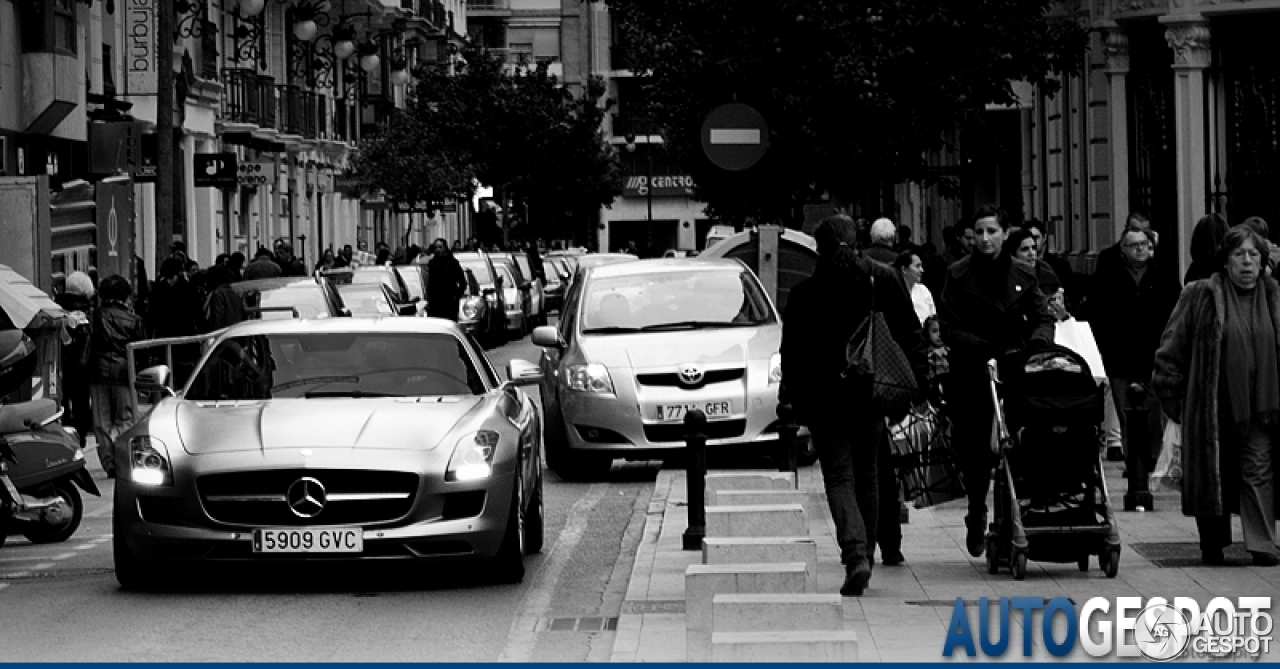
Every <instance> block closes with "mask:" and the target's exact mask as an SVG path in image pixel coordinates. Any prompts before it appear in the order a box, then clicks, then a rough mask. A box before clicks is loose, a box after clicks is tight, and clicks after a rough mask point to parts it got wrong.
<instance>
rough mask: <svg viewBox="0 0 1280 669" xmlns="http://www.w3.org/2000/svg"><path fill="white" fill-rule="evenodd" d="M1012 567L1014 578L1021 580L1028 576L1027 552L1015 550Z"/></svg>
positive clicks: (1011, 562)
mask: <svg viewBox="0 0 1280 669" xmlns="http://www.w3.org/2000/svg"><path fill="white" fill-rule="evenodd" d="M1010 567H1011V568H1012V571H1013V580H1015V581H1021V580H1023V579H1024V578H1026V577H1027V554H1026V553H1025V552H1024V551H1014V553H1013V559H1012V560H1010Z"/></svg>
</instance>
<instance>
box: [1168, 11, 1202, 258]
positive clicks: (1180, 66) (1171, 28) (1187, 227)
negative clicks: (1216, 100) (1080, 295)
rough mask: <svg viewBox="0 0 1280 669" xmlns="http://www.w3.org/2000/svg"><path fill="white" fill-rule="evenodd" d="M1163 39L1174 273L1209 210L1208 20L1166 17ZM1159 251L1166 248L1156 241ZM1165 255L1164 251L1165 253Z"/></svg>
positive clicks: (1193, 17)
mask: <svg viewBox="0 0 1280 669" xmlns="http://www.w3.org/2000/svg"><path fill="white" fill-rule="evenodd" d="M1160 20H1161V22H1162V23H1165V24H1167V25H1168V28H1167V29H1166V30H1165V40H1166V41H1167V42H1168V43H1169V48H1170V49H1172V50H1173V72H1174V93H1173V102H1174V123H1175V129H1174V134H1175V136H1176V142H1175V150H1176V152H1177V153H1176V155H1177V169H1178V220H1177V222H1176V223H1177V226H1176V229H1177V230H1178V240H1177V241H1178V245H1177V248H1176V252H1177V257H1178V266H1179V272H1178V273H1179V275H1181V274H1182V273H1183V272H1185V271H1186V268H1187V264H1188V262H1190V252H1189V249H1190V238H1191V228H1192V226H1193V225H1195V222H1196V220H1197V219H1199V218H1200V217H1201V216H1203V215H1204V214H1205V212H1207V211H1208V210H1209V207H1208V204H1209V200H1208V193H1206V185H1205V165H1207V164H1208V156H1207V155H1206V153H1205V86H1204V81H1205V79H1204V77H1205V70H1206V69H1208V67H1209V62H1210V60H1211V52H1210V50H1209V23H1208V22H1207V21H1206V20H1205V19H1204V18H1202V17H1199V16H1170V17H1164V18H1161V19H1160ZM1161 246H1162V249H1163V250H1162V254H1167V253H1169V252H1170V251H1173V250H1175V249H1170V248H1169V246H1168V245H1167V244H1162V245H1161ZM1166 257H1167V256H1166Z"/></svg>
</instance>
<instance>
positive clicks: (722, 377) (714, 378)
mask: <svg viewBox="0 0 1280 669" xmlns="http://www.w3.org/2000/svg"><path fill="white" fill-rule="evenodd" d="M745 373H746V370H745V369H742V368H738V369H709V370H707V372H706V373H705V374H703V376H702V381H701V382H700V383H697V384H694V385H685V384H684V383H683V382H682V381H680V375H679V374H676V373H675V372H659V373H656V374H636V381H638V382H639V383H640V385H642V386H675V387H677V388H688V389H689V390H696V389H698V388H701V387H703V386H705V385H707V384H708V383H723V382H725V381H736V380H738V379H740V378H742V375H743V374H745Z"/></svg>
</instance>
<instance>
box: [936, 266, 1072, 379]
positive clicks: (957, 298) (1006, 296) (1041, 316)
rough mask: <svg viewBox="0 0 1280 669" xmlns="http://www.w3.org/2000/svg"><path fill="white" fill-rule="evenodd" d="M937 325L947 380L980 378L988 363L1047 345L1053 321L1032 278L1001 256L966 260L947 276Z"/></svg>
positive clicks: (939, 306) (1050, 338) (1027, 272)
mask: <svg viewBox="0 0 1280 669" xmlns="http://www.w3.org/2000/svg"><path fill="white" fill-rule="evenodd" d="M938 320H939V321H940V322H941V324H942V336H943V339H944V340H945V341H946V342H947V345H948V346H950V347H951V354H950V358H949V362H950V364H951V371H952V373H953V374H955V373H960V374H980V373H983V370H984V369H985V366H986V363H987V360H990V359H991V358H998V357H1000V356H1001V355H1003V354H1004V353H1005V352H1007V351H1010V350H1014V349H1021V348H1025V347H1026V346H1027V345H1028V344H1029V343H1031V342H1032V341H1040V342H1045V343H1051V342H1053V330H1054V319H1053V315H1052V314H1050V313H1049V306H1048V302H1047V300H1046V298H1045V295H1044V293H1042V292H1041V291H1040V286H1039V282H1038V281H1037V280H1036V275H1035V274H1034V273H1033V271H1032V270H1031V268H1029V267H1027V266H1026V265H1024V264H1022V263H1017V262H1013V260H1012V259H1010V258H1009V256H1008V255H1007V254H1004V253H1001V254H1000V255H999V256H997V257H996V258H995V259H994V260H987V259H985V258H982V257H980V256H978V255H977V254H970V255H969V256H966V257H965V258H962V259H960V260H958V261H956V263H955V264H954V265H952V266H951V267H950V268H949V269H948V270H947V282H946V284H945V285H944V286H943V288H942V296H941V298H940V299H939V300H938Z"/></svg>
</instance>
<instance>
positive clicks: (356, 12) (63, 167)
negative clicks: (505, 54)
mask: <svg viewBox="0 0 1280 669" xmlns="http://www.w3.org/2000/svg"><path fill="white" fill-rule="evenodd" d="M160 1H162V0H50V1H49V2H17V1H15V0H0V156H2V158H3V159H2V160H0V176H2V177H6V178H8V177H13V178H22V177H31V176H35V175H42V176H44V177H45V182H46V183H47V188H48V190H49V191H50V192H49V194H48V195H47V196H45V197H46V199H47V200H48V202H49V209H50V210H51V214H50V215H49V216H48V217H47V219H48V220H47V222H46V223H43V224H41V223H39V222H38V221H36V222H33V223H32V224H31V227H32V230H31V233H30V234H32V235H34V237H35V238H36V239H37V240H39V239H41V237H42V235H47V236H48V237H49V241H48V242H47V246H48V251H49V252H50V253H51V255H52V262H51V264H50V266H49V267H48V269H47V270H46V271H44V272H43V273H47V274H49V277H33V278H35V279H37V284H38V285H41V286H42V287H44V288H46V290H47V289H50V288H51V287H56V282H57V280H58V278H59V277H61V276H65V275H66V274H68V273H70V272H71V271H75V270H84V269H87V268H88V267H89V266H97V267H99V270H100V271H99V273H100V274H105V273H112V272H111V271H112V270H113V269H117V268H120V269H122V267H121V266H120V265H117V264H113V263H118V262H119V260H118V259H119V258H121V257H128V256H132V255H135V254H136V255H137V256H138V258H139V259H141V260H142V261H143V265H144V266H145V267H147V268H149V273H151V274H154V268H155V267H156V266H157V262H158V261H159V260H160V259H162V256H163V254H164V253H165V252H166V251H165V250H163V249H157V248H156V236H157V235H156V231H157V229H158V227H157V226H161V225H172V229H173V233H174V239H176V240H181V241H183V242H184V243H185V244H186V247H187V252H188V255H189V256H190V257H191V258H192V259H193V260H195V261H196V262H198V263H199V264H200V265H201V266H208V265H209V264H211V263H213V261H214V259H215V257H216V256H217V255H218V254H220V253H231V252H235V251H240V252H243V253H245V254H246V255H250V256H252V254H253V252H254V251H255V250H256V249H257V248H258V247H260V246H264V247H268V248H270V247H271V246H272V244H273V242H274V241H275V240H278V239H284V240H287V241H290V242H292V243H293V244H294V246H295V249H296V253H297V255H298V256H300V257H301V258H303V259H304V260H305V261H306V262H307V263H308V264H311V263H314V262H315V261H316V259H317V258H318V257H319V255H320V253H321V252H322V251H323V250H325V249H328V248H333V249H335V250H337V249H341V248H342V246H343V245H345V244H351V245H352V246H367V247H368V248H369V249H370V250H372V249H373V247H374V246H375V245H376V244H378V243H383V242H385V243H386V244H388V245H389V246H390V247H392V248H393V249H394V248H397V247H401V246H407V245H409V244H414V243H416V244H423V243H425V242H426V241H427V240H429V239H431V238H434V237H448V238H459V237H462V236H464V233H465V229H464V228H465V226H466V225H467V224H468V214H469V211H468V207H465V206H453V207H449V206H446V207H445V210H446V212H447V213H446V212H437V211H434V210H431V211H428V210H425V209H424V208H421V207H416V206H414V205H413V204H409V205H402V204H399V203H389V202H383V201H380V199H379V196H378V194H377V193H360V192H358V191H357V190H356V189H354V188H353V187H352V180H351V179H349V178H348V177H347V169H348V166H349V163H350V160H351V158H352V155H353V152H354V150H355V149H356V146H357V144H358V142H359V140H360V137H361V136H362V135H363V134H366V133H369V132H373V131H376V128H377V126H378V123H379V122H380V121H381V120H382V119H383V118H385V116H386V115H387V113H389V111H390V110H391V109H392V108H394V107H396V106H401V105H403V104H404V102H405V95H406V91H407V90H408V87H409V86H411V84H412V76H411V72H412V71H413V69H414V68H415V67H416V66H418V65H419V64H421V63H424V62H429V61H444V62H447V61H448V60H449V59H451V58H452V57H453V56H452V54H453V53H455V52H456V49H457V47H458V46H459V45H460V44H461V43H462V42H463V39H464V37H463V36H464V35H466V32H467V28H466V7H465V4H464V2H463V1H462V0H443V1H442V0H434V1H433V0H185V1H179V2H175V3H173V4H174V5H175V8H176V16H175V25H174V26H173V27H174V32H173V35H172V38H173V40H174V58H173V62H172V63H168V64H165V63H159V62H158V46H159V42H158V40H159V39H160V37H159V34H158V33H159V30H158V16H157V9H158V7H159V5H158V3H159V2H160ZM164 66H168V67H172V68H173V70H174V72H175V75H174V78H175V90H174V103H173V107H172V109H173V123H174V126H175V133H174V136H173V137H172V138H170V141H172V142H173V146H174V149H175V156H176V158H175V164H174V166H173V167H172V168H171V169H172V170H173V175H174V201H175V206H174V210H173V212H172V213H168V212H157V211H156V204H155V203H156V198H155V179H156V175H157V172H158V170H159V169H160V168H159V166H157V165H156V161H155V154H156V146H157V144H158V142H159V141H160V139H159V138H158V137H157V136H156V122H157V105H158V103H159V100H160V96H161V91H160V90H159V88H158V80H159V76H158V73H159V68H160V67H164ZM208 154H214V155H213V156H209V155H208ZM222 158H230V159H234V162H235V164H236V175H235V177H234V179H233V180H232V181H230V182H228V181H226V180H224V181H222V182H221V183H219V184H218V185H215V186H205V185H197V183H198V182H201V183H202V184H203V182H204V179H203V178H202V177H203V176H204V175H197V174H196V171H197V169H196V168H197V166H199V167H200V168H201V169H211V168H210V167H209V166H210V165H211V164H217V161H218V160H220V159H222ZM222 164H226V163H225V162H224V163H222ZM224 176H225V175H224ZM0 206H3V205H0ZM449 210H452V211H449ZM12 220H13V219H12V218H11V219H10V221H12ZM42 225H43V226H44V227H48V228H50V230H40V229H39V228H40V227H41V226H42ZM113 259H114V260H113ZM126 264H129V263H126ZM31 271H32V273H35V274H40V273H42V272H40V271H38V270H31ZM122 271H123V269H122Z"/></svg>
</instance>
